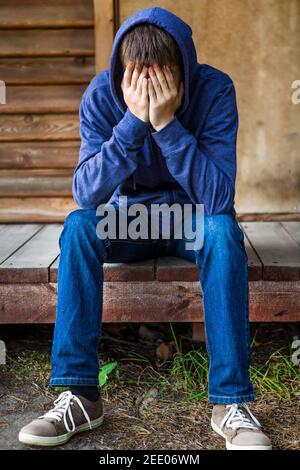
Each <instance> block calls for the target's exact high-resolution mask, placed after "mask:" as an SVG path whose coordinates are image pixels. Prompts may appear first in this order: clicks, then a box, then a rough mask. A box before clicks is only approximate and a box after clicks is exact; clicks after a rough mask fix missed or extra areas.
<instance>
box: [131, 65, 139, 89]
mask: <svg viewBox="0 0 300 470" xmlns="http://www.w3.org/2000/svg"><path fill="white" fill-rule="evenodd" d="M140 73H141V72H140V65H139V64H135V67H134V70H133V74H132V77H131V86H132V88H133V90H136V88H137V81H138V78H139V76H140Z"/></svg>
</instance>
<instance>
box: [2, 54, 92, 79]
mask: <svg viewBox="0 0 300 470" xmlns="http://www.w3.org/2000/svg"><path fill="white" fill-rule="evenodd" d="M94 67H95V60H94V57H85V56H81V57H80V56H79V57H33V58H31V57H18V58H11V57H5V58H3V59H1V61H0V77H1V80H3V81H4V82H5V83H6V84H7V85H55V84H57V85H65V84H76V83H78V84H79V83H85V84H87V83H88V82H89V81H90V80H91V78H92V76H93V75H94Z"/></svg>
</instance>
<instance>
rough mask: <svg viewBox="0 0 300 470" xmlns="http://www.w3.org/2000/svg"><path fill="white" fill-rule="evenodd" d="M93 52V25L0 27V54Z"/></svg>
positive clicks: (29, 54) (38, 55)
mask: <svg viewBox="0 0 300 470" xmlns="http://www.w3.org/2000/svg"><path fill="white" fill-rule="evenodd" d="M93 55H94V30H93V28H90V29H89V28H87V29H84V30H83V31H82V32H80V31H78V29H56V30H55V29H41V30H40V29H28V30H21V29H20V30H18V29H15V30H14V29H11V30H10V29H7V30H6V29H2V30H0V57H7V56H9V57H26V56H27V57H42V56H47V57H50V56H52V57H54V56H93Z"/></svg>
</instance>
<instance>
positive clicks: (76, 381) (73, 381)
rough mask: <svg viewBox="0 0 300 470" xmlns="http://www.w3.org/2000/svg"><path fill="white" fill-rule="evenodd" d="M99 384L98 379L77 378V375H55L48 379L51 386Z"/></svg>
mask: <svg viewBox="0 0 300 470" xmlns="http://www.w3.org/2000/svg"><path fill="white" fill-rule="evenodd" d="M98 384H99V382H98V379H95V378H85V379H84V378H78V377H55V378H52V379H50V386H52V387H57V386H60V387H65V386H69V385H78V386H80V385H86V386H91V387H94V386H97V385H98Z"/></svg>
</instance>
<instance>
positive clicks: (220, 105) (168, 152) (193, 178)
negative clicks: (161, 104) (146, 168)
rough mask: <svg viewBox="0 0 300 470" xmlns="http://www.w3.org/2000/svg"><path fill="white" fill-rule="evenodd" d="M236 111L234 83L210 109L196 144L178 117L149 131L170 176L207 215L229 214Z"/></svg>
mask: <svg viewBox="0 0 300 470" xmlns="http://www.w3.org/2000/svg"><path fill="white" fill-rule="evenodd" d="M237 131H238V111H237V105H236V94H235V88H234V85H233V82H232V81H231V82H230V83H228V82H227V83H226V85H225V86H224V87H223V89H222V91H221V93H220V94H219V96H218V99H217V100H216V102H215V103H214V105H213V106H212V108H211V110H210V112H209V114H208V116H207V118H206V121H205V124H204V129H203V130H202V132H201V134H200V137H199V141H197V139H196V138H195V137H194V135H192V134H191V133H190V132H189V131H188V130H186V129H185V128H184V126H183V125H182V124H181V122H180V121H179V120H178V118H177V117H176V116H175V117H174V119H173V120H172V121H171V122H169V123H168V124H167V125H166V126H165V127H164V128H163V129H161V130H160V131H157V132H152V136H153V138H154V139H155V141H156V143H157V145H158V146H159V147H160V149H161V151H162V154H163V156H164V157H165V159H166V163H167V166H168V169H169V171H170V173H171V174H172V176H173V177H174V178H175V179H176V180H177V181H178V183H179V184H180V185H181V186H182V187H183V189H184V190H185V192H186V193H187V194H188V195H189V197H190V199H191V200H192V201H193V203H194V204H204V210H205V213H206V214H208V215H212V214H219V213H224V212H229V211H230V209H231V208H232V205H233V202H234V194H235V177H236V140H237Z"/></svg>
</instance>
